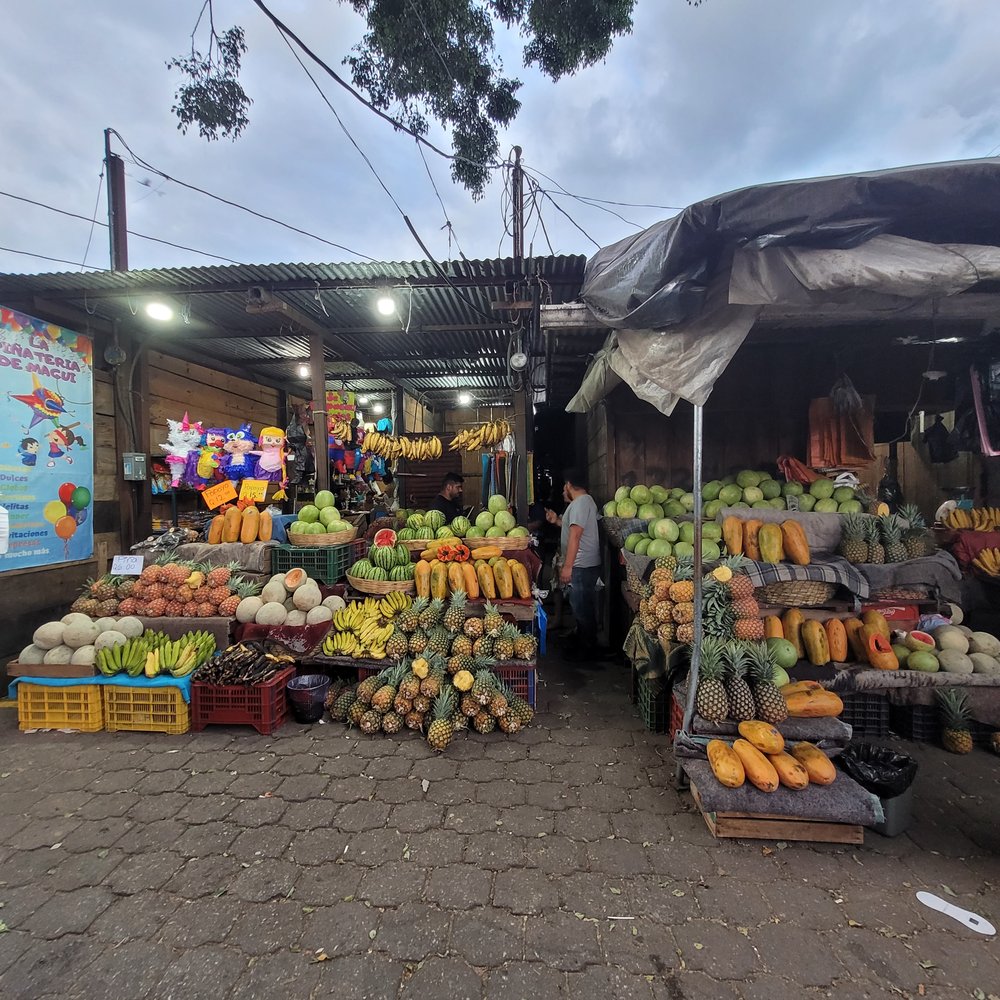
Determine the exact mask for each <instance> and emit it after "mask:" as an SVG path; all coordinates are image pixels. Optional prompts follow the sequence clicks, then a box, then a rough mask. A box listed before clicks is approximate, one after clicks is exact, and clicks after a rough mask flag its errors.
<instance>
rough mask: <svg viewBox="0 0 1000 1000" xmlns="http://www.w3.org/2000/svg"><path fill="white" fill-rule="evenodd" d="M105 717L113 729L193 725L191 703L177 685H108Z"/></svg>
mask: <svg viewBox="0 0 1000 1000" xmlns="http://www.w3.org/2000/svg"><path fill="white" fill-rule="evenodd" d="M103 690H104V719H105V724H106V726H107V730H108V732H109V733H117V732H130V733H168V734H169V735H171V736H180V735H181V734H182V733H186V732H189V731H190V729H191V706H190V705H188V704H187V702H185V701H184V698H183V696H182V695H181V692H180V688H176V687H132V686H127V687H122V686H119V685H117V684H106V685H104V688H103Z"/></svg>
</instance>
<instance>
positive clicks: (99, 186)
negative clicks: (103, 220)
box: [81, 163, 104, 267]
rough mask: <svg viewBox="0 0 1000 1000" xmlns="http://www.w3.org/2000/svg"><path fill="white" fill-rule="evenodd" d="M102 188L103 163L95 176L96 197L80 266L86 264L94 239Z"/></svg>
mask: <svg viewBox="0 0 1000 1000" xmlns="http://www.w3.org/2000/svg"><path fill="white" fill-rule="evenodd" d="M103 190H104V164H103V163H102V164H101V173H100V175H99V176H98V178H97V198H96V200H95V201H94V217H93V218H92V219H91V220H90V232H89V233H88V234H87V245H86V246H85V247H84V249H83V264H82V265H81V267H86V266H87V254H88V253H90V244H91V241H92V240H93V239H94V226H95V225H96V224H97V209H98V208H99V207H100V204H101V191H103Z"/></svg>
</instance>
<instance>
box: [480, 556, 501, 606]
mask: <svg viewBox="0 0 1000 1000" xmlns="http://www.w3.org/2000/svg"><path fill="white" fill-rule="evenodd" d="M476 576H477V577H478V579H479V593H480V594H481V595H482V596H483V597H484V598H485V599H486V600H487V601H492V600H493V599H494V598H495V597H496V596H497V583H496V579H495V577H494V576H493V569H492V567H491V566H490V565H489V564H488V563H486V562H484V561H483V560H480V561H479V562H477V563H476Z"/></svg>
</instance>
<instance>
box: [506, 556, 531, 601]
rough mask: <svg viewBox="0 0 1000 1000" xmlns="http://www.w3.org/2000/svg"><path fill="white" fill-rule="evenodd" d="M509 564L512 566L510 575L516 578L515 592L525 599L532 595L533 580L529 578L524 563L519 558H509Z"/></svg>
mask: <svg viewBox="0 0 1000 1000" xmlns="http://www.w3.org/2000/svg"><path fill="white" fill-rule="evenodd" d="M507 565H508V566H509V567H510V575H511V576H512V577H513V578H514V592H515V593H516V594H517V596H518V597H520V598H522V599H525V600H526V599H527V598H529V597H531V580H530V579H529V578H528V570H527V568H526V567H525V565H524V563H523V562H520V561H519V560H517V559H508V560H507Z"/></svg>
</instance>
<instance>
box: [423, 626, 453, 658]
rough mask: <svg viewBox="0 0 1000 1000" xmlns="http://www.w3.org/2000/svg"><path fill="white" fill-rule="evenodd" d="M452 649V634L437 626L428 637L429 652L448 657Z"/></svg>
mask: <svg viewBox="0 0 1000 1000" xmlns="http://www.w3.org/2000/svg"><path fill="white" fill-rule="evenodd" d="M450 648H451V633H450V632H449V631H448V630H447V629H446V628H445V627H444V626H443V625H435V626H434V628H432V629H431V630H430V632H429V633H428V635H427V651H428V652H430V653H434V654H436V655H437V656H447V655H448V650H449V649H450Z"/></svg>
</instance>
